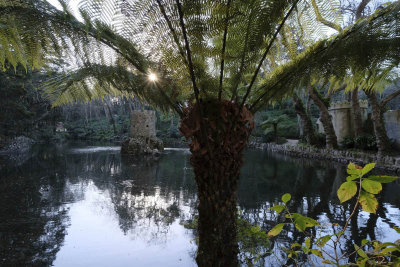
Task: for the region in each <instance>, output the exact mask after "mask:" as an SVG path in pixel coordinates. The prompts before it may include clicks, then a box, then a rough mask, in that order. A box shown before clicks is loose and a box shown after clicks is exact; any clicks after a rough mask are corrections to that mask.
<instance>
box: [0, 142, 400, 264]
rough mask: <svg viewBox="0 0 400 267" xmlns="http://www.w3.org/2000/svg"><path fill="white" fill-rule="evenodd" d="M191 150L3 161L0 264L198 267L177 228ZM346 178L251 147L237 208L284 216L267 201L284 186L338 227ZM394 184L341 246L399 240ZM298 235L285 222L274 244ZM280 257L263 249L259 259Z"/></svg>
mask: <svg viewBox="0 0 400 267" xmlns="http://www.w3.org/2000/svg"><path fill="white" fill-rule="evenodd" d="M189 157H190V155H189V154H188V153H187V151H185V150H183V151H174V150H168V151H167V152H166V154H165V155H163V156H162V157H161V159H160V160H159V161H158V162H152V161H142V162H137V161H135V162H131V161H127V160H121V157H120V155H119V151H118V150H116V149H114V148H96V147H94V148H89V149H88V148H74V149H73V150H71V149H70V148H60V147H47V148H46V149H43V148H41V149H40V150H38V151H37V152H36V153H35V154H34V155H33V156H32V157H30V158H29V159H28V160H26V161H25V162H23V163H19V164H16V165H12V164H10V163H7V164H1V163H0V166H2V167H1V169H0V173H1V180H0V260H1V261H0V265H17V266H24V265H33V266H49V265H52V264H53V265H54V266H89V265H90V266H128V265H132V264H133V265H135V266H144V265H148V266H159V265H162V266H194V265H195V262H194V257H193V256H194V252H195V251H196V245H195V242H194V241H193V239H194V238H195V233H193V232H192V231H191V230H186V229H185V228H184V227H183V226H182V223H183V222H185V221H188V220H191V219H193V218H194V217H195V216H196V205H197V196H196V185H195V182H194V178H193V173H192V170H191V167H190V165H189ZM5 166H7V167H5ZM344 177H345V168H344V166H343V165H340V164H334V163H332V162H315V161H314V162H313V161H309V160H304V159H292V158H289V157H285V156H281V155H271V154H269V153H263V152H260V151H248V152H247V154H246V163H245V166H244V168H243V170H242V178H241V182H240V187H239V194H238V195H239V203H238V205H239V208H240V209H241V211H242V216H243V217H244V218H245V219H246V220H248V221H250V222H252V223H255V224H258V225H260V226H261V227H262V229H264V230H265V231H268V230H269V229H271V228H272V227H273V226H274V225H275V224H276V223H277V222H282V221H283V220H284V218H282V216H277V215H276V214H274V213H272V212H271V211H270V210H269V207H271V206H272V205H274V203H276V202H278V201H279V199H280V196H281V195H282V194H283V193H286V192H289V193H291V194H292V196H293V201H291V207H290V209H291V210H292V211H295V212H298V213H302V214H305V215H307V216H310V217H313V218H319V219H320V220H321V221H322V222H323V223H325V224H332V223H339V224H340V225H343V224H344V222H345V219H346V214H348V213H349V210H350V206H349V205H350V204H351V203H348V204H347V205H344V206H340V205H337V204H338V202H337V200H336V199H337V198H336V190H337V188H338V187H339V185H340V184H341V183H342V182H343V180H344ZM399 189H400V186H399V184H393V185H387V186H386V187H385V188H384V190H383V192H382V193H381V196H380V202H381V203H383V204H382V205H380V207H379V209H378V212H377V214H376V215H373V214H367V213H364V212H359V213H358V216H357V217H355V218H354V219H353V220H352V221H351V226H350V228H349V229H348V231H347V233H346V236H345V237H346V239H345V242H343V244H341V249H342V251H343V252H345V251H349V250H351V249H352V242H351V240H355V241H356V242H358V241H361V240H362V239H364V238H370V239H379V240H382V241H394V240H396V239H399V238H400V236H399V235H398V234H397V233H395V232H394V230H392V229H390V228H391V227H393V226H394V225H400V213H399V204H400V196H399V194H397V193H398V192H399ZM323 231H326V233H331V232H332V231H333V230H332V228H327V229H324V230H323ZM338 231H340V228H339V229H338ZM303 241H304V236H302V235H300V234H299V233H298V232H297V231H294V229H292V228H290V227H287V228H285V229H284V234H282V235H280V236H279V237H278V238H277V239H275V240H274V242H273V247H274V250H275V251H276V253H280V252H279V250H278V247H279V246H282V245H284V246H285V245H286V246H287V245H288V244H289V243H293V242H299V243H301V242H303ZM286 261H287V260H286V258H285V257H284V255H281V257H278V258H276V257H272V256H267V257H265V258H264V259H262V260H261V261H260V262H259V264H260V265H266V266H271V265H276V266H279V265H282V263H290V262H286ZM303 261H304V262H305V261H306V259H303Z"/></svg>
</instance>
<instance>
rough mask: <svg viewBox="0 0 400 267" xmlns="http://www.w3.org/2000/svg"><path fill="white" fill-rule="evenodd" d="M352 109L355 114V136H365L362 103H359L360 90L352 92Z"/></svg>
mask: <svg viewBox="0 0 400 267" xmlns="http://www.w3.org/2000/svg"><path fill="white" fill-rule="evenodd" d="M351 107H352V109H351V111H352V112H353V125H354V136H360V135H362V134H363V129H362V116H361V108H360V102H359V101H358V90H354V91H353V92H351Z"/></svg>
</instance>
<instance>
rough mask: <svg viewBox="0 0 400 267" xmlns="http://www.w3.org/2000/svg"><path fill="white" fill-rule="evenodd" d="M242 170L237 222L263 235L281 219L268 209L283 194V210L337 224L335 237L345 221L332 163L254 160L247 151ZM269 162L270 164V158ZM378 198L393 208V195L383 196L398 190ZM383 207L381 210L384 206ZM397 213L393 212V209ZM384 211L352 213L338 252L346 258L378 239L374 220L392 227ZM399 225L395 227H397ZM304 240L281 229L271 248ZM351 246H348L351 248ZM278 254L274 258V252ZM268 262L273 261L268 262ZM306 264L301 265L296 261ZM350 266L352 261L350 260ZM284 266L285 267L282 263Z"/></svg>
mask: <svg viewBox="0 0 400 267" xmlns="http://www.w3.org/2000/svg"><path fill="white" fill-rule="evenodd" d="M246 156H247V157H246V162H247V163H246V165H245V166H244V168H243V171H242V177H243V178H242V180H241V187H240V189H239V204H240V207H241V209H242V211H243V213H242V214H243V215H242V216H243V217H244V218H245V219H247V220H249V221H251V222H254V223H257V224H258V225H260V226H261V227H262V228H263V229H265V230H266V231H268V230H270V229H271V228H272V227H273V226H274V225H276V224H277V223H278V222H284V221H285V220H286V219H285V218H284V216H283V215H282V214H280V215H276V213H274V212H272V211H271V210H270V209H269V208H270V207H271V206H273V204H274V203H275V204H276V203H277V202H279V201H280V197H281V195H282V194H284V193H287V192H288V193H291V195H292V200H291V201H290V203H289V204H290V207H289V209H290V210H291V211H292V212H297V213H301V214H303V215H306V216H308V217H312V218H319V219H320V220H321V221H322V222H323V223H324V224H326V225H332V224H334V223H337V224H339V227H337V228H336V232H340V231H341V230H342V228H341V227H342V226H343V225H344V224H345V221H346V219H347V218H348V216H349V214H350V211H351V207H352V206H353V205H354V203H351V202H349V203H347V202H346V203H344V205H339V201H338V200H337V196H336V191H337V189H338V188H339V186H340V184H341V183H343V182H344V181H345V177H346V175H345V166H344V165H342V164H338V163H333V162H327V161H311V160H307V159H295V158H290V157H287V156H284V155H279V154H274V155H271V154H270V153H264V154H263V155H262V156H261V157H260V153H259V152H257V151H248V153H247V155H246ZM271 157H272V158H271ZM387 186H388V188H385V189H384V190H383V192H381V194H380V201H382V200H385V201H386V202H389V203H391V204H392V205H396V203H397V200H396V197H397V196H396V195H394V197H393V194H392V197H391V198H390V197H388V196H387V193H386V192H387V189H389V190H391V191H394V189H393V187H396V188H397V190H398V187H399V185H398V184H392V185H387ZM387 205H389V204H386V206H387ZM397 207H398V206H397ZM389 214H390V213H389V211H388V209H387V208H385V205H383V203H382V205H380V206H379V209H378V211H377V214H376V215H375V214H368V215H367V218H366V219H363V216H365V213H364V215H363V216H362V215H361V214H358V213H357V216H355V217H354V218H353V219H352V220H351V222H350V227H349V229H348V231H347V232H346V234H345V241H344V242H343V243H342V244H341V250H342V251H341V252H342V253H344V252H351V251H353V250H354V247H353V243H354V242H356V243H358V244H359V243H361V240H362V239H364V238H367V237H368V238H369V239H378V240H380V239H383V238H384V231H380V230H379V229H377V228H376V224H377V221H378V219H379V218H380V219H381V220H382V222H383V223H384V225H385V227H387V228H389V227H393V226H394V225H395V223H394V222H392V221H391V220H390V219H388V218H389V217H390V216H389ZM397 223H399V222H397ZM309 231H311V234H313V235H315V234H316V230H315V229H311V230H309ZM323 231H325V232H326V233H325V234H332V233H333V228H329V227H328V228H326V229H325V228H324V229H323ZM304 239H305V237H304V235H303V234H301V233H299V231H297V230H295V229H294V227H292V226H291V225H287V226H285V228H284V231H283V232H282V234H280V235H279V236H278V237H277V238H275V240H274V242H275V248H277V247H279V246H286V247H288V246H289V244H292V243H294V242H297V243H302V242H304ZM353 241H354V242H353ZM276 252H278V250H276ZM278 253H279V252H278ZM269 260H270V262H271V261H274V259H273V257H270V259H269ZM300 260H301V261H302V262H306V261H307V259H306V258H303V259H300ZM352 260H354V259H352ZM287 263H288V264H290V263H291V262H287Z"/></svg>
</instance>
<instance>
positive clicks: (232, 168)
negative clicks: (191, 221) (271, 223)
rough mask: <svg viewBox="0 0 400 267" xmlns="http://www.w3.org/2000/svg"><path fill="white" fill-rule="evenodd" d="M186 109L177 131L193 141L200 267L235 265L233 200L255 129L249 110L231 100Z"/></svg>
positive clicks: (234, 201)
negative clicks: (197, 202) (246, 150)
mask: <svg viewBox="0 0 400 267" xmlns="http://www.w3.org/2000/svg"><path fill="white" fill-rule="evenodd" d="M201 107H202V110H201V111H200V109H199V106H198V105H194V106H192V107H190V108H188V109H186V110H185V116H184V117H183V118H182V120H181V127H180V131H181V133H182V134H183V135H184V136H185V137H186V138H190V139H191V141H192V142H191V144H190V151H191V152H192V156H191V159H190V161H191V164H192V166H193V169H194V173H195V179H196V183H197V187H198V197H199V206H198V210H199V224H198V232H199V247H198V251H197V257H196V262H197V264H198V266H237V265H238V258H237V254H238V244H237V240H236V228H237V227H236V220H237V214H236V205H237V204H236V203H237V186H238V181H239V174H240V168H241V166H242V164H243V150H244V148H245V147H246V145H247V142H248V139H249V136H250V133H251V131H252V129H253V127H254V121H253V115H252V114H251V112H250V111H249V110H248V109H247V108H245V107H243V108H242V110H241V111H240V107H239V105H238V104H236V103H232V102H229V101H222V102H219V101H216V100H215V101H208V102H205V103H201Z"/></svg>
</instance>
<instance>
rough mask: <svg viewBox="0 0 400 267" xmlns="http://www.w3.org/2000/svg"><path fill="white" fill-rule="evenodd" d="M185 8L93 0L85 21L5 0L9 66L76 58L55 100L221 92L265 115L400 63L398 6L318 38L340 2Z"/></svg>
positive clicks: (57, 82) (1, 18)
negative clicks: (327, 83)
mask: <svg viewBox="0 0 400 267" xmlns="http://www.w3.org/2000/svg"><path fill="white" fill-rule="evenodd" d="M181 2H182V3H180V4H177V3H176V2H173V1H150V0H145V1H133V2H129V3H125V2H124V4H123V5H122V3H120V2H119V1H110V0H85V1H81V2H80V7H81V14H80V15H81V16H82V18H83V21H82V22H80V21H79V20H77V19H76V18H75V17H74V16H73V15H72V13H71V12H70V11H69V9H68V5H67V4H63V10H62V11H60V10H57V9H56V8H54V7H53V6H51V5H50V4H48V2H47V1H45V0H37V1H30V0H19V1H8V0H1V1H0V24H1V27H0V43H1V47H2V48H3V49H1V50H0V51H1V53H0V66H1V67H3V68H4V62H5V60H7V61H9V62H10V64H11V65H12V66H14V67H15V66H16V65H17V64H18V63H20V64H22V65H23V66H24V67H26V66H28V65H29V66H33V67H34V68H39V67H41V66H43V65H46V63H51V61H52V60H53V59H54V58H57V57H58V58H61V57H64V56H65V55H67V56H70V55H72V56H74V57H78V60H76V62H77V63H78V66H76V67H75V68H69V69H68V71H66V72H65V73H63V74H62V75H60V77H58V78H57V79H52V80H51V81H49V82H48V83H46V86H45V89H46V91H47V93H48V96H49V97H50V98H51V100H52V101H54V104H56V105H59V104H62V103H66V102H74V101H77V100H89V99H93V98H103V97H104V96H105V95H108V94H111V95H117V94H118V95H119V94H123V95H125V94H129V95H131V94H132V93H134V94H136V95H137V96H138V97H139V98H140V99H141V100H146V101H147V102H148V103H149V104H151V105H152V106H155V107H159V108H160V109H162V110H163V111H167V110H168V109H174V110H175V111H177V112H178V113H181V112H182V110H181V107H182V106H183V103H191V102H193V101H194V99H196V98H198V97H200V98H216V97H217V95H219V94H222V98H224V99H231V100H235V101H236V102H238V103H243V104H248V105H249V107H250V109H252V111H256V110H259V109H260V108H262V107H264V106H266V105H267V104H268V103H270V101H271V100H274V99H282V98H285V97H286V96H287V95H288V94H290V93H291V92H292V91H293V90H295V89H296V88H297V87H298V86H301V85H305V84H309V83H310V82H314V81H316V80H319V79H320V78H321V77H326V79H329V78H331V77H333V76H334V77H337V79H340V78H342V77H344V76H346V75H347V74H348V73H349V71H351V72H352V73H353V74H354V76H355V77H354V80H361V81H364V80H368V79H365V75H366V70H369V67H370V66H377V67H381V65H397V63H398V61H399V59H400V53H399V49H398V47H400V46H399V45H398V44H399V42H400V39H399V37H398V35H397V34H392V33H393V32H396V30H398V23H397V22H398V20H399V12H398V11H399V9H400V3H398V2H395V3H393V4H391V5H388V6H385V7H384V8H382V9H380V10H378V11H377V12H376V13H374V14H373V15H372V16H371V17H369V18H366V19H364V20H360V21H358V22H357V23H356V24H355V25H353V26H351V27H349V28H347V29H344V30H343V31H341V32H340V33H339V34H338V35H337V36H334V37H332V38H329V39H324V40H320V41H318V42H315V36H322V35H323V34H322V32H323V31H322V30H321V29H323V28H325V29H326V26H325V25H328V24H327V23H326V20H327V19H332V20H333V21H338V20H337V18H338V16H337V14H339V13H338V12H337V10H338V8H337V7H338V3H339V2H338V1H334V0H324V1H318V3H315V1H314V10H315V11H317V12H314V10H313V9H311V8H310V3H309V2H307V1H297V0H284V1H283V0H274V1H262V0H255V1H232V3H231V5H228V4H227V2H225V1H222V2H221V1H207V0H204V1H200V2H198V1H181ZM62 3H64V2H62ZM328 3H329V4H328ZM315 4H316V5H315ZM103 5H104V6H106V7H107V8H99V6H103ZM122 6H123V8H122ZM328 6H329V8H327V7H328ZM335 7H336V8H335ZM116 10H118V12H116ZM120 10H122V13H121V12H120ZM150 10H151V11H150ZM227 14H230V16H229V17H227ZM316 14H317V15H316ZM318 14H319V15H318ZM266 18H267V19H266ZM321 18H324V19H325V21H323V20H322V19H321ZM339 21H340V19H339ZM328 26H330V25H328ZM330 27H331V26H330ZM22 29H23V30H22ZM276 29H278V31H277V30H276ZM143 32H145V33H146V34H142V33H143ZM296 39H300V40H301V42H300V43H301V45H302V47H301V49H300V48H299V47H298V46H297V43H296ZM360 44H362V47H361V48H360ZM296 48H297V49H296ZM296 50H297V51H296ZM296 52H297V55H296V56H291V57H289V55H294V54H296ZM281 58H285V60H280V59H281ZM288 58H291V59H290V60H287V59H288ZM266 59H268V62H267V60H266ZM67 61H68V59H67ZM266 62H267V63H266ZM379 63H381V64H379ZM261 66H263V67H262V70H261V71H260V68H261ZM224 68H225V69H224ZM216 70H220V71H216ZM373 71H374V70H372V72H373ZM150 72H156V73H158V74H159V75H158V76H159V79H158V82H155V83H151V82H148V79H147V76H148V74H149V73H150ZM218 85H219V86H218ZM253 85H254V86H253ZM252 87H254V88H252Z"/></svg>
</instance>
